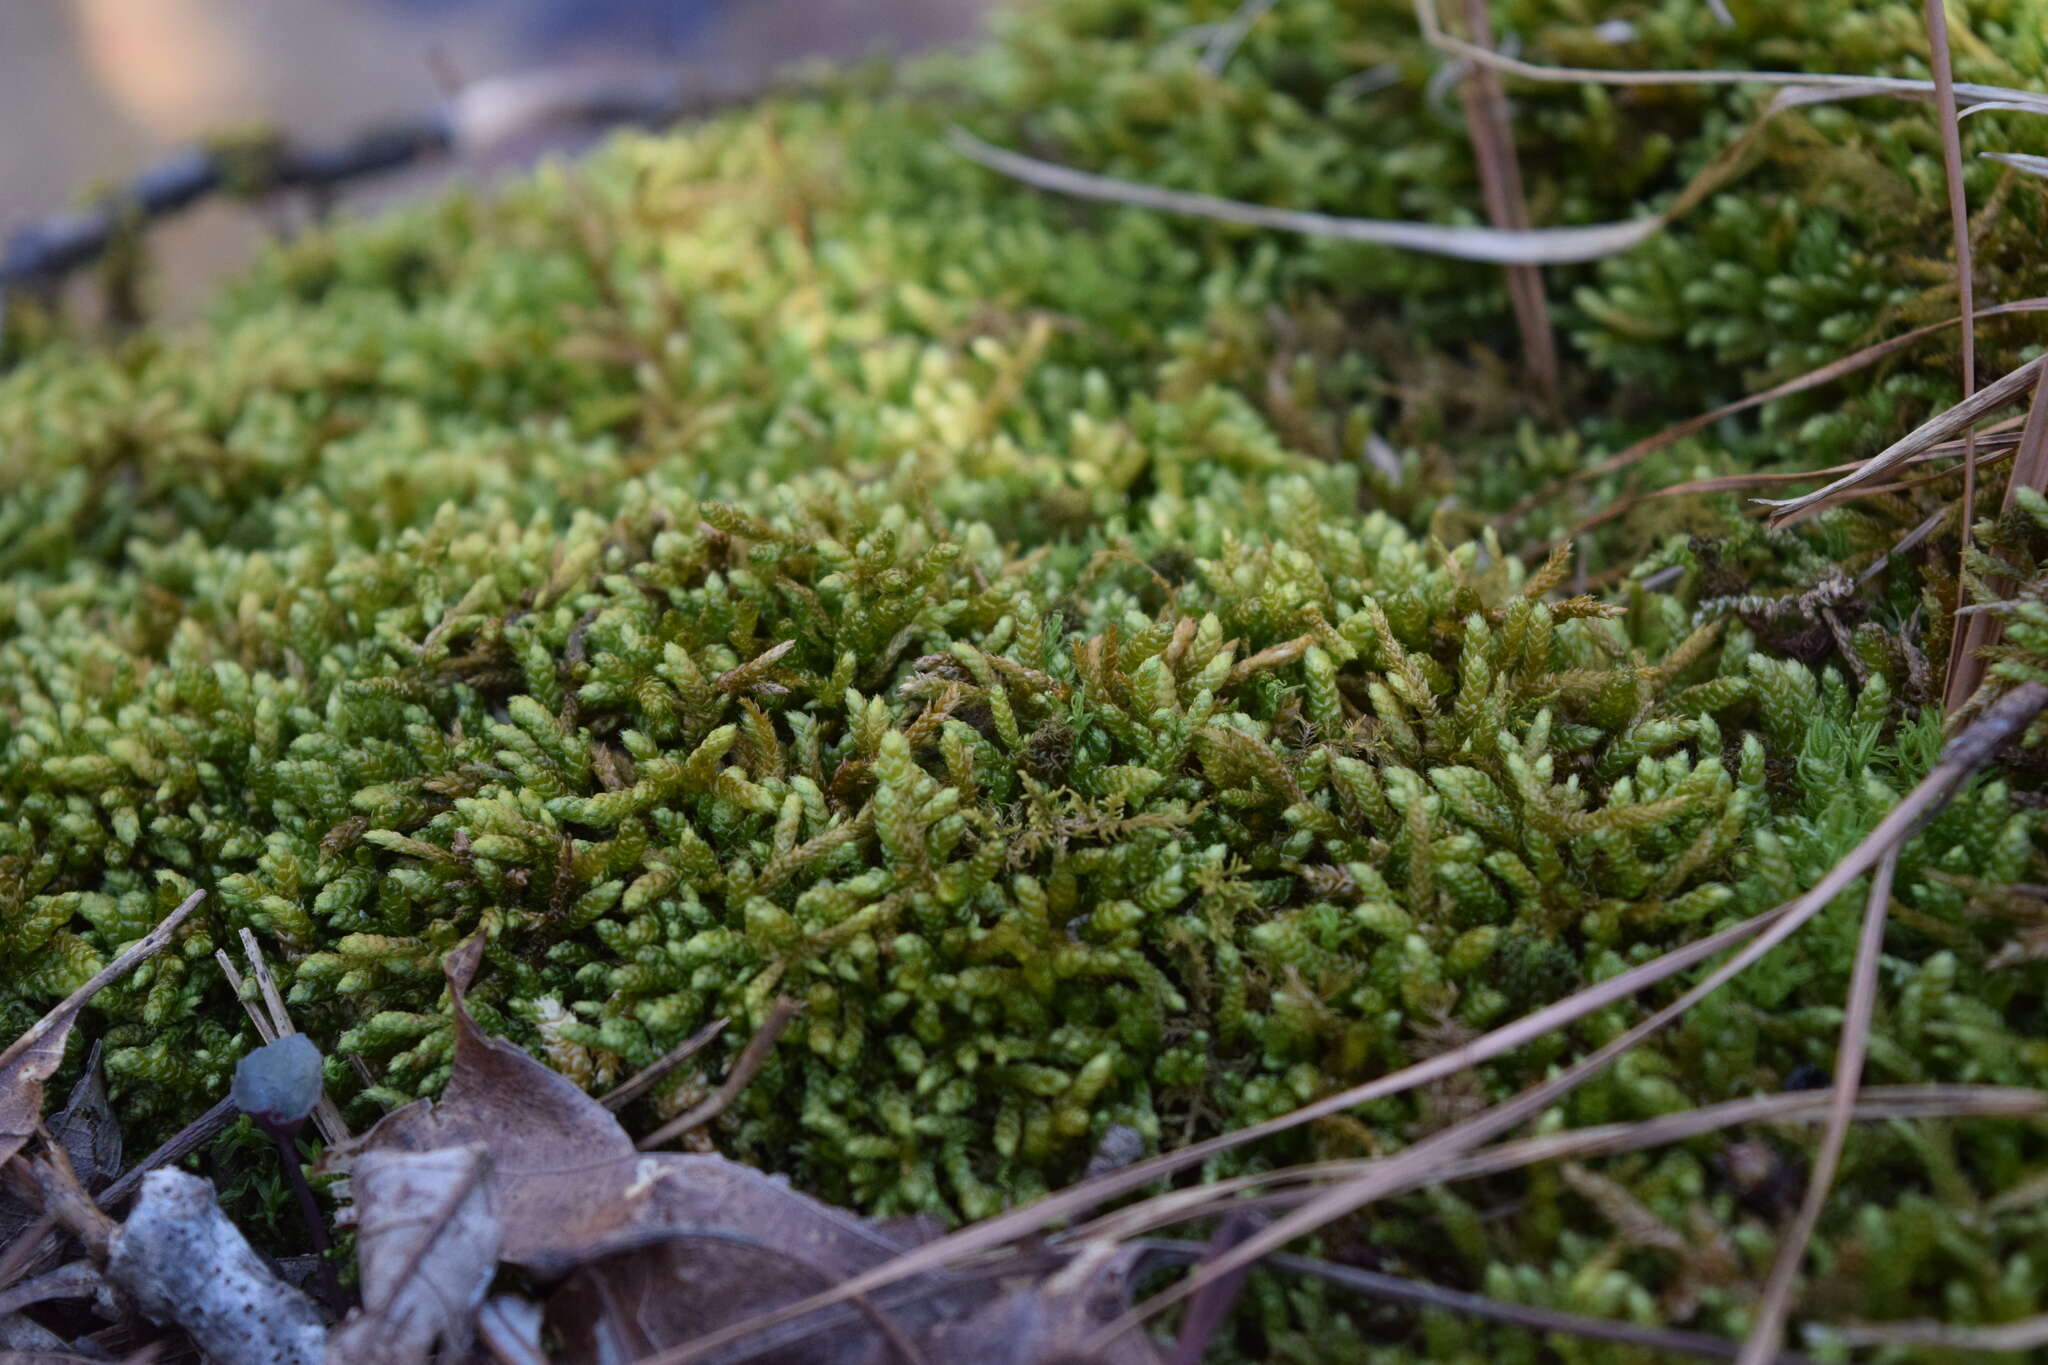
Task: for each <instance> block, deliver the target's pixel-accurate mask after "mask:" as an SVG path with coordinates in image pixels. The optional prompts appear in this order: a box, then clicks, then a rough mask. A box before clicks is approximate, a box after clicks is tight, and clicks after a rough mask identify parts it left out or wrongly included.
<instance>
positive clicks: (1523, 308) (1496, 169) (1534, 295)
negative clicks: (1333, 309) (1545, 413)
mask: <svg viewBox="0 0 2048 1365" xmlns="http://www.w3.org/2000/svg"><path fill="white" fill-rule="evenodd" d="M1464 3H1465V27H1466V29H1467V30H1468V31H1469V32H1470V33H1471V35H1472V41H1473V42H1475V43H1477V44H1479V45H1480V46H1482V47H1492V46H1493V21H1492V19H1491V18H1489V17H1488V15H1487V13H1486V0H1464ZM1459 97H1460V98H1461V99H1462V100H1463V102H1464V105H1465V124H1466V128H1467V131H1468V132H1469V133H1470V134H1471V138H1472V155H1473V158H1474V160H1476V161H1477V162H1478V165H1479V189H1480V195H1481V198H1482V199H1483V200H1484V201H1485V204H1486V216H1487V217H1488V218H1489V219H1491V220H1492V221H1493V225H1494V226H1495V227H1497V228H1506V229H1508V230H1510V231H1520V230H1522V229H1526V228H1527V227H1528V226H1529V201H1528V197H1527V195H1526V194H1525V193H1524V192H1523V189H1522V167H1521V163H1520V162H1519V161H1518V160H1517V159H1516V157H1515V134H1514V126H1513V123H1512V122H1511V121H1510V119H1509V116H1508V101H1507V95H1506V94H1505V93H1503V91H1502V90H1501V86H1500V79H1499V78H1498V77H1497V76H1495V75H1494V73H1493V72H1492V71H1491V70H1489V69H1488V68H1486V67H1483V66H1476V65H1475V66H1473V67H1472V69H1471V70H1470V71H1469V72H1468V73H1467V74H1466V77H1465V80H1464V82H1463V83H1462V84H1461V85H1460V86H1459ZM1505 274H1506V276H1507V284H1508V301H1509V303H1510V304H1511V305H1512V306H1513V307H1514V310H1515V326H1516V327H1517V328H1518V329H1519V330H1520V331H1521V334H1522V356H1523V359H1524V361H1525V362H1526V363H1527V364H1528V366H1529V375H1530V377H1531V378H1532V379H1534V380H1535V381H1536V387H1537V390H1538V391H1539V392H1540V393H1541V394H1542V395H1543V401H1544V402H1545V403H1546V404H1548V405H1549V406H1550V407H1551V408H1552V409H1553V410H1554V409H1555V408H1556V407H1557V404H1558V388H1557V384H1558V362H1557V337H1556V334H1555V333H1554V332H1553V331H1552V329H1551V326H1550V307H1549V305H1548V304H1547V303H1546V302H1545V301H1544V298H1543V271H1542V270H1541V269H1539V268H1538V267H1536V266H1533V265H1511V266H1508V267H1507V268H1506V271H1505Z"/></svg>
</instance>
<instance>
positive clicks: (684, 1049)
mask: <svg viewBox="0 0 2048 1365" xmlns="http://www.w3.org/2000/svg"><path fill="white" fill-rule="evenodd" d="M728 1022H729V1021H728V1020H727V1019H726V1017H725V1016H724V1015H720V1016H719V1017H718V1018H716V1019H713V1020H712V1021H711V1022H710V1023H708V1024H706V1025H705V1026H704V1027H703V1028H700V1029H698V1030H697V1031H696V1032H695V1033H693V1034H691V1035H690V1036H689V1037H687V1038H685V1039H683V1041H682V1042H680V1043H677V1044H676V1045H675V1046H674V1047H672V1048H670V1049H669V1050H668V1051H667V1052H666V1053H665V1054H663V1055H662V1056H661V1057H659V1058H657V1059H656V1060H654V1061H652V1062H649V1063H648V1064H647V1065H646V1066H644V1067H642V1068H641V1069H640V1070H639V1071H638V1072H635V1073H634V1075H633V1077H632V1078H631V1079H630V1080H627V1081H624V1082H622V1083H620V1084H619V1085H616V1086H614V1087H612V1088H611V1089H610V1090H608V1091H606V1092H605V1093H604V1095H603V1097H602V1098H600V1099H599V1100H598V1103H599V1104H601V1105H603V1106H604V1107H605V1108H607V1109H609V1110H611V1111H612V1112H613V1113H615V1114H616V1113H617V1112H618V1111H619V1110H621V1109H624V1108H625V1107H626V1106H627V1105H629V1104H631V1103H632V1102H633V1101H634V1100H637V1099H639V1098H640V1097H641V1096H642V1095H644V1094H646V1093H647V1092H648V1091H650V1090H652V1089H654V1087H655V1086H657V1085H659V1084H661V1078H662V1077H664V1076H666V1075H668V1073H669V1072H671V1071H674V1070H675V1069H676V1068H677V1067H679V1066H681V1065H682V1064H683V1063H684V1062H687V1061H689V1060H690V1058H692V1057H694V1056H696V1055H697V1054H698V1053H699V1052H702V1051H703V1050H704V1048H705V1046H706V1045H707V1044H709V1043H710V1042H711V1041H712V1040H713V1039H715V1038H716V1037H718V1035H719V1034H721V1033H723V1032H725V1026H726V1024H727V1023H728Z"/></svg>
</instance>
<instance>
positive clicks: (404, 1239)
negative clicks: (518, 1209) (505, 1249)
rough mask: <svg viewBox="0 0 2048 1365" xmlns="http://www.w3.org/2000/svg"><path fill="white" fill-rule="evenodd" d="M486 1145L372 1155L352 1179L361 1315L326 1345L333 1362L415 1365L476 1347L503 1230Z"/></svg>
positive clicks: (363, 1159) (357, 1167) (363, 1158)
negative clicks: (440, 1349) (443, 1347)
mask: <svg viewBox="0 0 2048 1365" xmlns="http://www.w3.org/2000/svg"><path fill="white" fill-rule="evenodd" d="M489 1169H490V1154H489V1153H488V1152H487V1151H486V1150H485V1149H484V1148H483V1147H482V1146H481V1145H476V1144H472V1145H469V1146H465V1147H443V1148H441V1149H439V1150H437V1151H431V1152H400V1151H375V1152H365V1153H363V1154H362V1156H361V1157H359V1158H358V1159H357V1161H356V1163H355V1169H354V1171H353V1173H352V1174H351V1175H350V1177H349V1188H350V1193H351V1195H352V1197H353V1199H354V1201H355V1210H356V1257H357V1262H358V1264H359V1265H360V1267H361V1270H362V1289H363V1308H362V1309H361V1310H360V1311H358V1312H357V1313H355V1314H353V1315H351V1316H350V1317H349V1319H348V1320H347V1321H346V1322H343V1323H342V1324H340V1325H339V1326H338V1327H336V1328H334V1330H333V1331H332V1332H330V1333H329V1334H328V1338H327V1365H379V1363H380V1362H381V1363H382V1365H417V1363H422V1362H425V1361H426V1360H427V1359H428V1358H429V1357H430V1356H431V1354H432V1353H433V1350H434V1347H435V1346H436V1344H437V1343H443V1342H445V1343H446V1344H447V1347H448V1350H449V1352H450V1353H451V1354H453V1355H457V1356H459V1355H460V1354H461V1353H463V1352H464V1351H466V1350H467V1349H468V1347H469V1342H470V1336H471V1330H472V1328H473V1326H474V1322H475V1315H476V1310H477V1307H478V1305H480V1304H481V1303H482V1302H483V1300H484V1294H485V1292H486V1291H487V1290H488V1289H489V1288H490V1286H491V1278H492V1276H494V1275H495V1274H496V1273H497V1269H498V1250H499V1246H500V1243H501V1242H502V1240H503V1229H502V1228H501V1227H500V1226H499V1224H498V1219H497V1214H496V1211H495V1209H494V1208H493V1207H492V1197H493V1191H492V1190H491V1188H490V1186H489V1183H488V1181H487V1180H486V1179H485V1176H486V1174H487V1172H488V1171H489Z"/></svg>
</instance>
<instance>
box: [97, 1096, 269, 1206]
mask: <svg viewBox="0 0 2048 1365" xmlns="http://www.w3.org/2000/svg"><path fill="white" fill-rule="evenodd" d="M240 1112H242V1111H241V1110H239V1109H237V1108H236V1107H235V1102H234V1100H233V1099H225V1100H222V1101H221V1102H220V1103H219V1104H216V1105H214V1106H213V1108H211V1109H209V1110H207V1111H206V1112H205V1113H203V1114H201V1115H200V1116H199V1117H198V1118H196V1119H194V1120H192V1121H191V1122H190V1123H188V1124H186V1125H185V1126H184V1127H183V1128H180V1129H179V1130H178V1131H177V1132H176V1133H174V1134H172V1135H171V1137H170V1139H169V1140H168V1141H166V1142H165V1143H164V1144H163V1145H162V1146H160V1147H158V1148H157V1149H156V1150H155V1151H153V1152H151V1153H150V1154H149V1155H148V1156H146V1157H144V1158H142V1160H140V1161H138V1162H136V1163H135V1164H134V1165H133V1166H131V1167H129V1168H128V1169H127V1170H126V1171H125V1172H123V1173H122V1175H121V1178H120V1179H119V1180H116V1181H115V1182H114V1183H113V1184H111V1185H109V1186H107V1187H106V1188H105V1189H104V1190H101V1191H100V1197H99V1205H100V1207H101V1208H103V1209H106V1210H108V1211H110V1212H111V1211H112V1210H114V1209H117V1208H119V1207H121V1205H122V1204H124V1203H126V1202H127V1200H128V1197H129V1196H130V1195H132V1194H134V1193H135V1191H136V1190H138V1189H140V1188H141V1186H142V1177H144V1176H145V1175H148V1174H149V1173H150V1172H151V1171H153V1170H155V1169H156V1168H157V1167H159V1166H169V1165H172V1164H173V1163H175V1162H179V1161H183V1160H184V1159H185V1158H186V1157H188V1156H190V1155H191V1154H192V1153H193V1152H196V1151H198V1150H199V1149H200V1148H201V1147H203V1146H205V1145H206V1144H207V1143H208V1142H211V1141H212V1140H213V1138H214V1136H215V1135H216V1134H218V1133H219V1132H220V1131H221V1130H222V1129H223V1128H226V1127H227V1126H228V1125H229V1124H230V1123H233V1122H234V1121H235V1115H236V1114H239V1113H240Z"/></svg>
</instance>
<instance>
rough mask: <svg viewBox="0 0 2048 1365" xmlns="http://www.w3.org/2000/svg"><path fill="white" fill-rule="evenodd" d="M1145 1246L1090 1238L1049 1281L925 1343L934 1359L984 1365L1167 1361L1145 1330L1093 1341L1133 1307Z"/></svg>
mask: <svg viewBox="0 0 2048 1365" xmlns="http://www.w3.org/2000/svg"><path fill="white" fill-rule="evenodd" d="M1144 1255H1145V1251H1144V1249H1143V1248H1140V1247H1134V1246H1127V1245H1124V1244H1121V1243H1117V1242H1089V1243H1087V1244H1085V1245H1083V1246H1081V1247H1080V1248H1079V1249H1078V1251H1077V1254H1076V1255H1075V1256H1074V1258H1073V1259H1072V1260H1071V1261H1069V1262H1068V1263H1067V1264H1066V1265H1065V1266H1064V1267H1062V1268H1061V1269H1060V1270H1059V1272H1058V1273H1057V1274H1055V1275H1053V1276H1052V1277H1051V1278H1050V1279H1047V1280H1045V1281H1043V1282H1042V1283H1031V1284H1026V1285H1022V1286H1020V1287H1018V1288H1016V1289H1013V1290H1011V1291H1010V1292H1009V1293H1007V1294H1005V1295H1003V1296H1002V1297H1001V1298H999V1299H996V1300H995V1301H994V1302H992V1303H990V1304H988V1305H986V1306H985V1307H983V1308H982V1309H981V1310H980V1311H978V1312H976V1313H975V1314H974V1315H973V1316H971V1317H968V1318H965V1319H962V1320H961V1321H958V1322H951V1323H946V1324H944V1325H942V1326H941V1327H939V1328H938V1329H937V1330H935V1331H933V1332H932V1333H931V1334H930V1335H929V1336H928V1337H926V1338H925V1339H924V1340H923V1341H922V1342H921V1343H920V1344H921V1345H923V1346H924V1348H925V1350H926V1353H927V1354H928V1355H929V1356H930V1358H931V1359H933V1360H945V1361H955V1360H971V1361H974V1362H975V1363H976V1365H1082V1363H1083V1362H1085V1365H1159V1352H1158V1351H1157V1349H1155V1348H1154V1347H1153V1345H1152V1342H1151V1339H1150V1338H1148V1337H1147V1336H1146V1335H1145V1334H1144V1333H1143V1332H1124V1333H1122V1334H1120V1335H1119V1336H1117V1337H1115V1338H1114V1339H1113V1340H1111V1341H1110V1342H1108V1343H1107V1344H1106V1345H1103V1346H1101V1347H1099V1348H1097V1347H1094V1346H1092V1345H1091V1344H1090V1343H1091V1341H1092V1340H1093V1339H1094V1338H1095V1337H1096V1335H1097V1334H1098V1333H1099V1332H1100V1331H1101V1330H1102V1329H1103V1328H1104V1327H1106V1326H1108V1325H1109V1324H1110V1323H1113V1322H1115V1321H1116V1320H1117V1319H1118V1318H1119V1317H1121V1316H1122V1315H1123V1314H1124V1312H1125V1311H1126V1310H1128V1309H1129V1307H1130V1305H1131V1301H1132V1299H1133V1297H1135V1290H1136V1288H1137V1286H1136V1284H1135V1283H1134V1281H1135V1278H1136V1275H1135V1272H1136V1270H1137V1268H1138V1262H1139V1261H1140V1260H1141V1259H1142V1258H1143V1257H1144Z"/></svg>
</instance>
